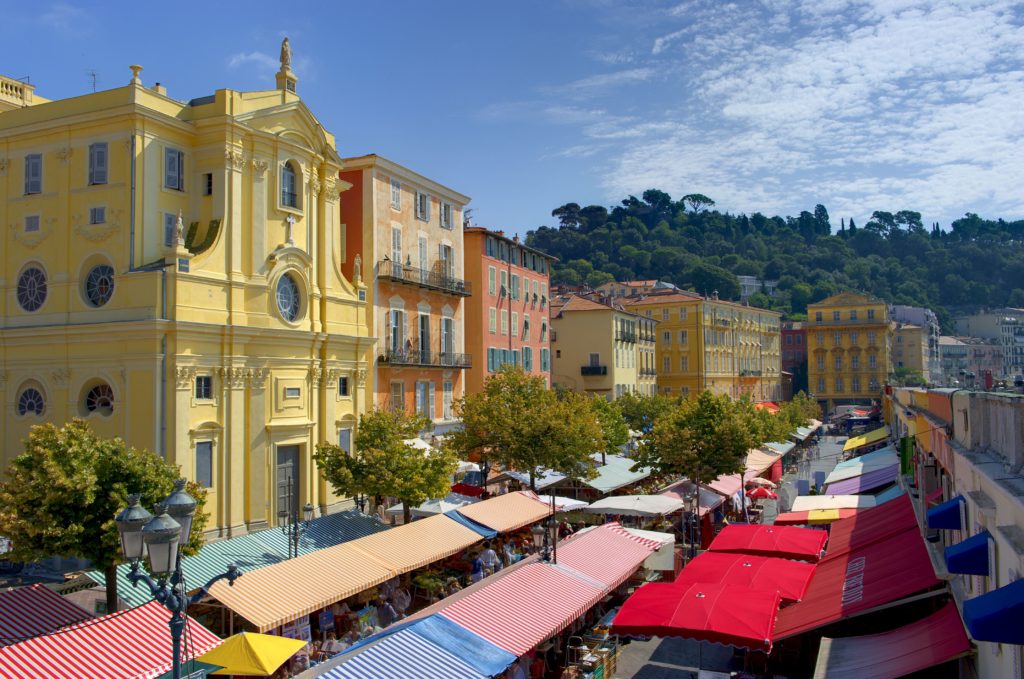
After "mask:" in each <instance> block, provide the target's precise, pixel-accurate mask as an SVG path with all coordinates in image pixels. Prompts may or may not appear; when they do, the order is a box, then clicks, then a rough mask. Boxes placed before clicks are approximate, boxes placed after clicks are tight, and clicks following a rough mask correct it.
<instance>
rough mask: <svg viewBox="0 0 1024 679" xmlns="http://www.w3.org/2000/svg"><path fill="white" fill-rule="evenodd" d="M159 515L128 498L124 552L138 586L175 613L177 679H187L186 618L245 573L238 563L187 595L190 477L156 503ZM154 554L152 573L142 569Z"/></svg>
mask: <svg viewBox="0 0 1024 679" xmlns="http://www.w3.org/2000/svg"><path fill="white" fill-rule="evenodd" d="M153 508H154V509H155V510H156V514H157V515H156V516H153V515H152V514H150V513H149V512H147V511H146V510H145V509H144V508H143V507H142V506H140V505H139V496H138V495H129V496H128V506H127V507H126V508H125V509H123V510H122V511H121V513H120V514H118V515H117V517H116V518H115V521H116V522H117V532H118V534H119V536H120V538H121V553H122V555H123V556H124V559H125V561H127V562H129V563H130V564H131V570H129V571H128V580H129V581H130V582H131V583H132V587H138V586H139V583H140V582H144V583H146V585H148V586H149V593H150V594H151V595H152V597H153V598H154V599H155V600H157V601H159V602H160V603H161V604H163V605H164V607H165V608H167V610H169V611H170V612H171V619H170V622H169V623H168V625H169V626H170V628H171V642H172V664H171V676H172V677H173V679H180V677H181V634H182V631H183V630H184V628H185V615H186V613H187V611H188V607H189V606H190V605H191V604H194V603H197V602H198V601H199V600H200V599H201V598H202V597H203V596H204V595H205V594H206V592H207V590H209V589H210V587H212V586H213V583H215V582H217V581H218V580H223V579H226V580H227V581H228V584H229V585H232V586H233V585H234V584H235V580H236V579H237V578H238V577H239V576H241V575H242V573H241V572H240V571H239V570H238V568H237V567H236V566H235V564H230V565H229V566H228V570H227V572H226V573H222V574H221V575H218V576H216V577H214V578H212V579H211V580H210V581H209V582H207V583H206V585H204V586H203V587H202V588H201V589H200V590H199V591H198V592H196V594H195V595H193V596H191V597H190V596H188V595H187V594H186V585H185V577H184V574H183V573H182V570H181V552H180V550H179V547H180V546H181V536H182V535H183V534H184V536H185V540H186V541H187V540H188V536H189V533H190V531H191V530H192V517H193V516H195V513H196V501H195V499H194V498H193V497H192V496H191V495H189V494H188V493H186V492H185V481H184V479H178V480H177V481H175V482H174V492H173V493H171V494H170V495H169V496H168V497H167V498H166V499H165V500H164V501H163V502H161V503H158V504H156V505H154V507H153ZM144 553H148V559H149V569H150V571H151V572H152V573H153V576H155V579H154V577H152V576H150V575H149V573H145V572H143V571H141V570H140V568H139V563H140V562H141V560H142V557H143V555H144Z"/></svg>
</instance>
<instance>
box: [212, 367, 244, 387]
mask: <svg viewBox="0 0 1024 679" xmlns="http://www.w3.org/2000/svg"><path fill="white" fill-rule="evenodd" d="M217 373H218V374H219V375H220V378H221V380H223V381H224V384H226V385H227V387H228V389H244V388H245V386H246V382H248V380H249V371H248V370H246V369H245V368H235V367H228V368H218V369H217Z"/></svg>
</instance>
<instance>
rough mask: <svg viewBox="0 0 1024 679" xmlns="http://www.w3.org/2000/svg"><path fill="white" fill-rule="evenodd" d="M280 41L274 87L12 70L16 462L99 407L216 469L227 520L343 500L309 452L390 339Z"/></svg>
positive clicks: (2, 121)
mask: <svg viewBox="0 0 1024 679" xmlns="http://www.w3.org/2000/svg"><path fill="white" fill-rule="evenodd" d="M281 57H282V64H281V70H280V72H279V73H278V74H277V86H276V88H274V89H269V90H265V91H257V92H238V91H233V90H228V89H222V90H217V91H216V92H214V93H213V94H210V95H208V96H203V97H199V98H197V99H191V100H188V101H185V100H179V99H176V98H174V97H173V96H172V95H178V93H168V92H167V91H166V90H165V88H163V87H161V86H160V85H159V84H154V85H150V86H146V85H144V84H143V81H142V76H141V71H142V68H141V67H138V66H132V77H131V80H130V81H129V82H128V83H127V84H126V85H125V86H123V87H118V88H115V89H112V90H107V91H102V92H96V93H91V94H86V95H83V96H78V97H73V98H69V99H63V100H58V101H50V102H48V101H46V100H43V99H40V98H38V97H34V96H32V93H28V94H26V93H25V91H24V89H21V90H19V89H18V88H19V87H21V88H24V87H25V86H23V85H21V84H20V83H17V82H16V81H10V80H7V79H4V80H2V81H0V101H2V102H3V108H4V109H6V110H3V111H2V112H0V221H2V223H3V224H4V227H5V228H4V232H3V248H2V250H0V290H2V293H3V294H2V296H0V395H2V402H3V414H2V415H0V443H2V445H3V451H2V452H0V458H2V459H0V463H2V464H4V465H6V463H7V462H8V461H9V459H10V457H11V456H13V455H15V454H17V453H18V452H19V450H20V449H21V441H22V440H23V439H24V438H25V436H26V435H27V433H28V430H29V428H30V427H31V426H32V425H34V424H37V423H40V422H47V421H48V422H54V423H57V424H61V423H63V422H65V421H67V420H69V419H70V418H73V417H82V418H84V419H85V420H87V421H88V422H89V424H90V425H91V426H92V427H93V428H94V429H95V430H96V431H98V432H99V433H100V434H101V435H104V436H119V437H122V438H124V439H125V440H126V441H127V442H128V443H129V444H130V445H134V446H139V447H145V448H148V449H150V450H154V451H156V452H158V453H160V454H162V455H163V456H165V457H166V459H168V460H169V461H171V462H173V463H174V464H177V465H179V466H180V468H181V473H182V475H183V476H185V477H186V478H189V479H194V480H196V481H199V482H200V483H202V484H203V485H204V486H206V487H207V488H209V496H208V500H207V504H206V508H207V510H208V511H209V513H210V515H211V516H210V524H209V526H210V529H211V535H212V536H227V535H235V534H241V533H244V532H246V531H251V530H255V529H259V528H265V527H268V526H270V525H274V524H276V523H277V522H278V517H279V512H281V511H284V510H286V509H287V508H288V503H289V501H290V502H291V503H293V505H296V506H301V505H302V504H305V503H306V502H311V503H312V504H313V505H314V506H315V507H317V509H318V511H320V512H327V511H330V510H331V508H332V507H335V506H336V505H338V503H339V502H340V499H339V498H337V497H335V496H334V495H332V493H331V491H330V489H329V487H328V486H327V484H326V483H325V482H324V480H323V479H322V478H320V476H319V474H318V473H317V471H316V467H315V465H314V463H313V461H312V458H311V453H312V452H313V448H314V446H315V445H316V444H317V443H320V442H326V441H330V442H338V441H341V442H342V443H343V444H344V443H346V442H348V441H350V440H351V430H352V427H353V426H354V424H355V422H356V417H357V416H358V414H359V413H360V412H361V411H363V409H364V408H365V406H366V403H365V401H366V398H365V397H364V383H365V381H366V374H367V367H368V366H367V361H366V359H367V355H368V351H369V350H370V349H371V347H372V346H373V343H374V340H373V338H372V337H371V336H370V334H369V332H368V329H367V325H366V303H365V302H364V301H363V298H364V297H365V289H364V288H363V286H362V285H361V284H360V282H359V281H358V280H353V279H352V278H351V277H349V276H346V275H344V274H343V273H342V267H343V266H345V265H346V263H347V261H348V257H349V256H350V254H349V253H347V252H346V249H345V244H344V241H343V240H342V238H341V234H342V230H341V228H340V222H339V208H338V199H339V193H340V192H341V191H343V190H345V189H346V188H347V187H348V185H347V184H346V183H345V182H343V181H340V180H339V179H338V173H339V171H340V170H341V167H342V161H341V158H340V157H339V155H338V153H337V151H336V149H335V140H334V137H333V136H332V135H331V134H330V133H328V132H327V131H326V130H324V128H323V126H322V125H321V124H320V123H319V122H318V121H317V119H316V117H315V116H314V115H313V114H312V112H311V111H310V110H309V109H308V108H307V107H306V105H305V104H304V103H303V102H302V99H301V98H300V97H299V96H298V94H297V93H296V82H297V79H296V77H295V74H294V73H293V72H292V70H291V68H290V57H291V53H290V49H289V48H288V46H287V44H284V45H282V50H281ZM178 96H180V95H178Z"/></svg>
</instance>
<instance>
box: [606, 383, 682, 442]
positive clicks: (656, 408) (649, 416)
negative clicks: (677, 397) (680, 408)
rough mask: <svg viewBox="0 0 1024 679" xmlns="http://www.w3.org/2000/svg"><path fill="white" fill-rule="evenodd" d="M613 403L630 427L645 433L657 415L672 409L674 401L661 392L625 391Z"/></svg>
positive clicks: (652, 424) (652, 425)
mask: <svg viewBox="0 0 1024 679" xmlns="http://www.w3.org/2000/svg"><path fill="white" fill-rule="evenodd" d="M615 405H616V406H618V408H619V410H620V411H621V412H622V417H623V419H625V420H626V424H627V425H628V426H629V428H630V429H634V430H636V431H640V432H644V433H647V432H650V431H651V428H653V427H654V422H655V421H656V420H657V419H658V418H659V417H661V416H662V415H664V414H665V413H667V412H668V411H669V410H671V409H672V406H673V405H675V401H674V400H673V399H671V398H669V397H668V396H664V395H662V394H654V395H653V396H647V395H642V394H634V393H633V392H631V391H627V392H626V393H625V394H623V395H622V396H620V397H619V398H618V399H616V400H615Z"/></svg>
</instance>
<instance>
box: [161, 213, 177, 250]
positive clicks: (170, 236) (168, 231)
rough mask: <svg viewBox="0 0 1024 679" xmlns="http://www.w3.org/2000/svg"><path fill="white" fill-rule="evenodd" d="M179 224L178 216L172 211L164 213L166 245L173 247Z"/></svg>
mask: <svg viewBox="0 0 1024 679" xmlns="http://www.w3.org/2000/svg"><path fill="white" fill-rule="evenodd" d="M177 226H178V218H177V217H175V216H174V214H173V213H171V212H165V213H164V246H165V247H171V244H172V243H174V230H175V228H176V227H177Z"/></svg>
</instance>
